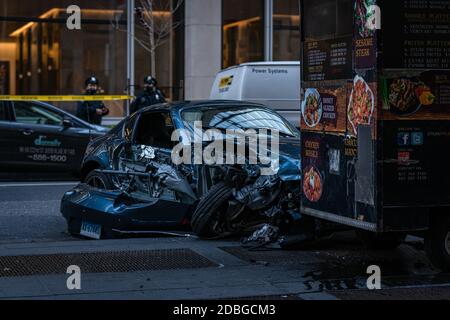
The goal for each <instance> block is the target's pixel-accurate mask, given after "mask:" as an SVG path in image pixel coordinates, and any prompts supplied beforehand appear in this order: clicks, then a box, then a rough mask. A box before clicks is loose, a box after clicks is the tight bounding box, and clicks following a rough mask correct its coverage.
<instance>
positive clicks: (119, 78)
mask: <svg viewBox="0 0 450 320" xmlns="http://www.w3.org/2000/svg"><path fill="white" fill-rule="evenodd" d="M298 3H299V1H298V0H246V1H241V0H152V1H150V0H108V1H104V0H34V1H29V0H3V1H1V4H0V94H57V95H65V94H81V93H83V86H84V79H85V78H87V77H89V76H91V75H95V76H97V77H98V78H99V79H100V82H101V90H102V92H103V93H105V94H122V93H127V92H131V93H135V92H136V91H138V90H139V89H140V85H141V83H142V79H143V78H144V76H145V75H147V74H153V75H155V76H156V77H157V79H158V81H159V86H160V87H161V89H162V90H163V92H164V93H165V95H166V96H167V97H168V99H169V100H180V99H205V98H207V97H208V96H209V91H210V87H211V85H212V82H213V80H214V77H215V75H216V73H217V72H218V71H219V70H220V69H222V68H227V67H230V66H233V65H236V64H240V63H244V62H253V61H264V60H292V61H294V60H298V59H299V56H300V53H299V51H300V44H299V41H300V32H299V19H300V17H299V8H298V5H299V4H298ZM73 4H75V5H77V6H78V7H79V8H80V9H81V30H69V29H68V28H67V19H68V17H69V16H70V14H69V13H68V12H67V8H68V7H69V6H71V5H73ZM149 5H150V6H149ZM133 7H134V10H133V9H132V8H133ZM131 11H133V12H132V14H130V13H131ZM130 49H131V50H130ZM131 62H132V63H131ZM130 68H132V72H131V71H130ZM60 106H61V107H62V108H65V109H68V110H73V109H74V106H73V105H70V104H68V103H62V104H61V105H60ZM109 107H110V109H111V111H112V112H111V115H112V116H113V117H121V116H123V115H124V114H125V113H126V106H125V104H124V102H113V103H111V104H110V105H109Z"/></svg>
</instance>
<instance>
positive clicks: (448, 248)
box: [445, 231, 450, 256]
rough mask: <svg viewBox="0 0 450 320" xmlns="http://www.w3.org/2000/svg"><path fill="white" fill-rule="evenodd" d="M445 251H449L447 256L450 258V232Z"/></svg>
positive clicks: (447, 236)
mask: <svg viewBox="0 0 450 320" xmlns="http://www.w3.org/2000/svg"><path fill="white" fill-rule="evenodd" d="M445 250H446V251H447V254H448V255H449V256H450V231H449V232H447V235H446V236H445Z"/></svg>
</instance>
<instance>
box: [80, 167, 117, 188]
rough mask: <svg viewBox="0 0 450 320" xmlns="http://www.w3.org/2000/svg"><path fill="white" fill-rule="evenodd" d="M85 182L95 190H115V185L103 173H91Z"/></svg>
mask: <svg viewBox="0 0 450 320" xmlns="http://www.w3.org/2000/svg"><path fill="white" fill-rule="evenodd" d="M84 182H85V183H86V184H87V185H89V186H91V187H94V188H97V189H102V190H111V189H113V183H112V181H111V179H110V178H109V177H108V176H107V175H106V174H103V173H101V172H97V171H95V170H94V171H91V172H90V173H89V174H88V175H87V176H86V179H85V180H84Z"/></svg>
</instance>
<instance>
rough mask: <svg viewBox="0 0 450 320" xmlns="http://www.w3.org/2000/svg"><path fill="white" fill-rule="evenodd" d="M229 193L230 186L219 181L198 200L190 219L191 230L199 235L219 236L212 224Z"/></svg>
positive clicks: (202, 236)
mask: <svg viewBox="0 0 450 320" xmlns="http://www.w3.org/2000/svg"><path fill="white" fill-rule="evenodd" d="M231 193H232V188H231V187H229V186H227V185H226V184H225V183H223V182H219V183H218V184H216V185H214V186H213V187H212V188H211V189H210V190H209V191H208V193H207V194H206V195H205V196H204V197H203V198H202V199H201V200H200V201H199V203H198V205H197V208H196V209H195V211H194V213H193V214H192V219H191V225H192V230H193V231H194V232H195V233H196V234H197V235H198V236H199V237H201V238H212V237H217V236H219V234H218V233H217V232H215V231H214V230H213V224H214V222H215V218H216V217H217V214H219V212H220V210H221V209H222V208H223V207H224V206H226V204H227V203H226V202H227V201H228V199H229V198H230V196H231Z"/></svg>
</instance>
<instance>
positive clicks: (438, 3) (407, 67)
mask: <svg viewBox="0 0 450 320" xmlns="http://www.w3.org/2000/svg"><path fill="white" fill-rule="evenodd" d="M300 6H301V17H302V19H301V32H302V41H301V46H302V48H301V54H302V57H301V61H303V62H304V63H303V64H302V70H301V79H302V85H301V88H302V89H301V94H302V104H301V114H302V116H301V131H302V170H303V179H302V190H303V196H302V204H301V207H302V212H303V214H306V215H309V216H313V217H315V218H318V219H323V220H327V221H332V222H335V223H338V224H344V225H348V226H351V227H354V228H356V229H357V230H358V234H359V235H360V236H361V237H362V239H363V240H364V241H365V242H366V243H367V244H368V245H370V246H372V247H376V246H378V247H384V248H386V247H395V246H396V245H398V244H399V243H400V240H401V239H402V238H404V236H405V235H406V234H416V235H419V236H424V237H425V247H426V251H427V254H428V256H429V257H430V260H431V261H432V262H433V264H434V265H435V266H437V267H438V268H440V269H445V270H449V269H450V152H449V151H450V0H421V1H417V0H401V1H399V0H395V1H392V0H390V1H387V0H319V1H318V0H302V1H300ZM380 22H381V26H380Z"/></svg>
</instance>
